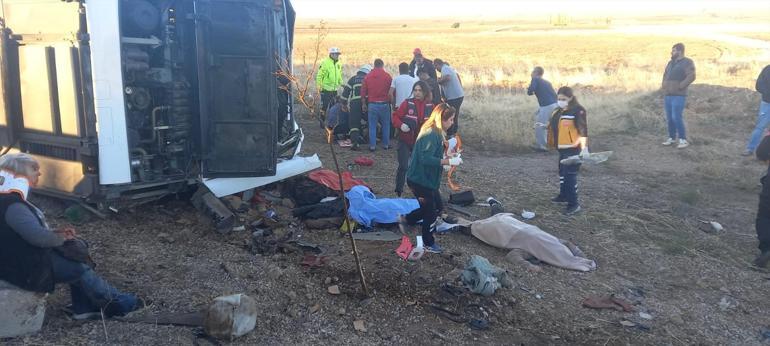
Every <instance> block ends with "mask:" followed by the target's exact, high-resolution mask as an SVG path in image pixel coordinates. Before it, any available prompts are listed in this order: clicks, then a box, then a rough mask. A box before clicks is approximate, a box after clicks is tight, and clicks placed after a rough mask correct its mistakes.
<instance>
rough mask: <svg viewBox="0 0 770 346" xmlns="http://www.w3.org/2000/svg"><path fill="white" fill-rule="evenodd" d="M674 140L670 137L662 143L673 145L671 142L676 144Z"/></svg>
mask: <svg viewBox="0 0 770 346" xmlns="http://www.w3.org/2000/svg"><path fill="white" fill-rule="evenodd" d="M674 142H675V141H674V139H673V138H669V139H667V140H666V141H665V142H663V143H661V144H663V145H671V144H674Z"/></svg>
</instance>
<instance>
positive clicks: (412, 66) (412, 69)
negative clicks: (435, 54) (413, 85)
mask: <svg viewBox="0 0 770 346" xmlns="http://www.w3.org/2000/svg"><path fill="white" fill-rule="evenodd" d="M412 55H414V58H412V62H410V63H409V75H410V76H412V77H419V76H420V71H428V75H430V77H431V78H433V79H438V76H436V68H435V67H433V62H432V61H430V59H426V58H425V56H423V55H422V50H420V48H415V49H414V51H413V52H412Z"/></svg>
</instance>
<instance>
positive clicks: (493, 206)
mask: <svg viewBox="0 0 770 346" xmlns="http://www.w3.org/2000/svg"><path fill="white" fill-rule="evenodd" d="M487 204H488V205H489V216H495V215H497V214H500V213H504V212H505V208H503V204H502V203H500V201H498V200H496V199H495V198H494V197H488V198H487Z"/></svg>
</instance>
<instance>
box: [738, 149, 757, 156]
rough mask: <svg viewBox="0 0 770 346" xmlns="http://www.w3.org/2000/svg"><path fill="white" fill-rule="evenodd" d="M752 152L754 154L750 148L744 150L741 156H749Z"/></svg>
mask: <svg viewBox="0 0 770 346" xmlns="http://www.w3.org/2000/svg"><path fill="white" fill-rule="evenodd" d="M753 154H754V152H753V151H751V150H746V151H744V152H742V153H741V156H751V155H753Z"/></svg>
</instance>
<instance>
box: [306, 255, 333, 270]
mask: <svg viewBox="0 0 770 346" xmlns="http://www.w3.org/2000/svg"><path fill="white" fill-rule="evenodd" d="M326 261H327V258H326V256H321V255H305V257H303V258H302V263H301V264H302V265H303V266H308V267H310V268H319V267H323V266H324V265H326Z"/></svg>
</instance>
